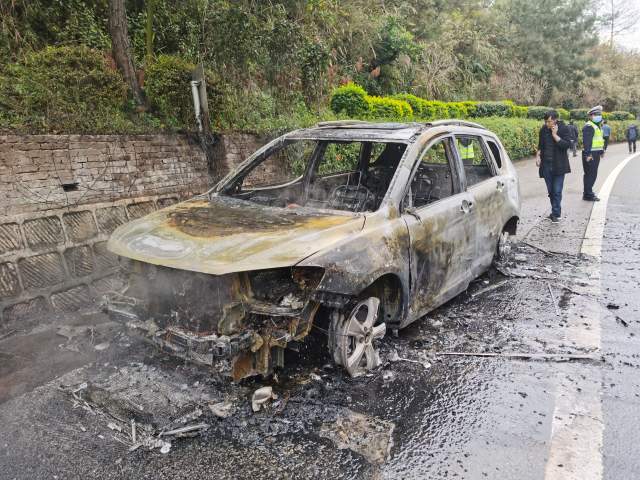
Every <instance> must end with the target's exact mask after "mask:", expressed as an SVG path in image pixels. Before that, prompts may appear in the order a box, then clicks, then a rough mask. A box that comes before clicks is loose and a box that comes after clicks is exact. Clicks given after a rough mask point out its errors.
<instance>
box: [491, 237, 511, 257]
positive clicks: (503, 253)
mask: <svg viewBox="0 0 640 480" xmlns="http://www.w3.org/2000/svg"><path fill="white" fill-rule="evenodd" d="M510 255H511V235H509V232H507V231H504V232H502V233H501V234H500V237H499V238H498V245H497V247H496V254H495V256H494V261H499V262H504V261H506V260H508V259H509V256H510Z"/></svg>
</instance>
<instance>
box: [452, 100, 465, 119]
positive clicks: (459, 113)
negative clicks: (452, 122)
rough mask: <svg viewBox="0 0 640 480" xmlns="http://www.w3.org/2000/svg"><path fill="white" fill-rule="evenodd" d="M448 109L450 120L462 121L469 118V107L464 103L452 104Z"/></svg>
mask: <svg viewBox="0 0 640 480" xmlns="http://www.w3.org/2000/svg"><path fill="white" fill-rule="evenodd" d="M447 107H448V108H449V117H450V118H458V119H462V118H467V117H468V116H469V112H468V110H467V106H466V105H465V104H464V103H463V102H450V103H448V104H447Z"/></svg>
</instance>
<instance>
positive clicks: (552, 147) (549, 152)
mask: <svg viewBox="0 0 640 480" xmlns="http://www.w3.org/2000/svg"><path fill="white" fill-rule="evenodd" d="M570 147H571V133H570V131H569V127H568V126H567V125H565V124H564V123H563V122H562V121H559V120H558V112H556V111H555V110H549V111H548V112H546V113H545V114H544V125H543V126H542V128H541V129H540V132H539V134H538V152H537V155H536V166H537V167H538V174H539V175H540V178H544V181H545V183H546V184H547V193H548V194H549V200H550V201H551V214H550V215H549V218H550V219H551V221H552V222H553V223H558V222H559V221H560V219H561V218H562V207H561V202H562V188H563V186H564V176H565V175H566V174H567V173H570V172H571V166H570V164H569V156H568V155H567V150H568V149H569V148H570Z"/></svg>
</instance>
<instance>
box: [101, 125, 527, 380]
mask: <svg viewBox="0 0 640 480" xmlns="http://www.w3.org/2000/svg"><path fill="white" fill-rule="evenodd" d="M519 207H520V198H519V187H518V181H517V176H516V174H515V170H514V168H513V166H512V165H511V162H510V161H509V158H508V155H507V153H506V151H505V150H504V148H503V147H502V145H501V144H500V141H499V140H498V138H497V137H496V136H495V135H494V134H492V133H491V132H489V131H487V130H485V129H484V128H482V127H480V126H479V125H476V124H472V123H468V122H462V121H457V120H451V121H442V122H434V123H431V124H417V123H411V124H392V123H381V124H380V123H366V122H355V121H342V122H327V123H324V124H319V125H317V126H315V127H312V128H308V129H302V130H296V131H293V132H290V133H288V134H286V135H284V136H282V137H279V138H277V139H275V140H274V141H272V142H270V143H269V144H267V145H265V146H264V147H263V148H261V149H260V150H258V151H257V152H256V153H255V154H254V155H252V156H251V157H249V158H248V159H247V160H246V161H245V162H243V163H242V164H241V165H240V166H239V167H238V168H236V169H235V170H234V171H232V172H230V173H229V174H228V175H227V176H226V177H225V178H223V179H222V180H221V181H220V182H219V183H218V184H217V185H216V186H215V187H214V188H213V189H212V190H210V191H209V192H207V193H206V194H203V195H200V196H197V197H194V198H193V199H191V200H188V201H185V202H182V203H179V204H177V205H173V206H170V207H168V208H165V209H163V210H160V211H158V212H154V213H152V214H150V215H147V216H146V217H143V218H140V219H137V220H134V221H132V222H130V223H129V224H126V225H123V226H121V227H119V228H118V229H117V230H116V231H115V232H114V233H113V235H112V237H111V239H110V241H109V249H110V250H111V251H112V252H114V253H116V254H118V255H119V256H120V257H121V261H122V265H123V269H122V272H123V275H125V276H126V279H127V287H126V288H125V289H124V290H123V291H120V292H112V293H110V294H109V295H108V296H107V297H106V298H105V308H106V309H107V311H108V312H109V313H110V314H111V315H112V316H113V317H116V318H118V319H121V320H124V321H126V322H128V324H129V326H131V327H132V328H135V329H138V330H140V331H141V332H142V333H143V335H145V336H146V337H147V338H149V339H150V340H151V341H152V342H154V343H155V344H157V345H159V346H160V347H161V348H162V349H163V350H165V351H167V352H168V353H170V354H172V355H175V356H178V357H181V358H184V359H186V360H189V361H193V362H196V363H200V364H203V365H208V366H210V367H211V368H216V369H222V370H224V371H226V372H228V373H229V374H230V375H231V376H232V377H233V378H234V379H236V380H238V379H241V378H244V377H247V376H251V375H256V374H262V375H267V374H269V373H271V372H272V371H273V369H274V367H278V366H282V365H283V363H284V352H285V349H296V348H297V347H298V346H299V345H300V343H301V342H304V341H305V340H306V341H309V339H310V338H311V336H310V335H309V334H310V332H311V331H312V328H313V327H314V326H316V327H318V329H317V330H318V331H320V332H323V334H324V339H326V345H327V347H328V349H329V352H330V354H331V356H332V358H333V360H334V361H335V362H336V363H337V364H339V365H341V366H343V367H344V368H345V369H346V370H347V372H348V373H349V374H351V375H353V376H356V375H360V374H362V373H363V372H366V371H367V370H369V369H372V368H375V367H376V366H377V365H379V363H380V358H379V356H378V353H377V350H376V341H377V340H378V339H380V338H381V337H382V336H384V335H385V332H386V330H387V328H390V329H394V330H397V329H400V328H403V327H405V326H406V325H408V324H409V323H411V322H413V321H415V320H416V319H418V318H420V317H422V316H424V315H426V314H428V313H429V311H431V310H433V309H434V308H436V307H437V306H439V305H441V304H442V303H444V302H446V301H447V300H449V299H451V298H452V297H453V296H455V295H457V294H459V293H460V292H462V291H464V290H465V289H466V288H467V286H468V285H469V282H470V281H471V280H473V279H474V278H475V277H476V276H478V275H479V274H480V273H482V272H483V271H484V270H486V269H487V268H488V267H489V265H490V264H491V262H492V261H493V259H494V258H495V257H496V256H500V255H503V254H504V253H505V252H506V251H507V250H508V238H509V235H512V234H514V233H515V229H516V225H517V220H518V215H519ZM314 341H315V336H314Z"/></svg>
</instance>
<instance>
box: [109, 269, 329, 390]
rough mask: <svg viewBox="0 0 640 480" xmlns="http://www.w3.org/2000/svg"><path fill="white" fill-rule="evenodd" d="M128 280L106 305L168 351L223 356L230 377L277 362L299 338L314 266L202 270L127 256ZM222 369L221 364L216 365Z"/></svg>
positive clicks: (194, 357)
mask: <svg viewBox="0 0 640 480" xmlns="http://www.w3.org/2000/svg"><path fill="white" fill-rule="evenodd" d="M123 274H124V275H126V276H127V278H128V286H127V288H126V290H125V291H123V292H112V293H111V294H110V295H109V297H108V299H107V303H108V310H109V311H110V313H111V314H112V315H117V316H120V317H121V318H122V319H123V320H126V321H127V322H128V324H129V326H130V327H132V328H135V329H138V330H142V331H144V333H145V334H146V335H147V337H148V338H149V339H151V340H152V342H153V343H155V344H157V345H159V346H160V347H162V348H163V349H164V350H165V351H167V352H168V353H171V354H172V355H175V356H178V357H181V358H184V359H185V360H189V361H193V362H196V363H200V364H204V365H213V364H214V362H215V363H221V362H220V361H222V363H224V362H225V361H226V362H227V365H226V366H227V367H228V370H229V372H228V373H230V374H231V376H232V377H233V378H234V379H236V380H238V379H241V378H244V377H247V376H250V375H255V374H263V375H265V374H267V373H269V372H270V371H271V370H272V369H273V367H274V366H282V365H283V359H284V357H283V353H284V352H283V349H284V348H285V347H286V346H287V345H288V344H289V343H291V342H297V341H299V340H301V339H302V338H304V337H305V336H307V334H308V333H309V330H310V328H311V325H312V322H313V319H314V316H315V314H316V312H317V310H318V308H319V303H317V302H315V301H314V300H312V299H311V294H312V292H313V290H314V289H315V287H316V286H317V285H318V283H319V282H320V280H321V278H322V274H323V271H322V269H315V268H301V269H296V268H293V269H292V268H279V269H273V270H262V271H253V272H240V273H232V274H227V275H219V276H215V275H208V274H203V273H197V272H190V271H184V270H176V269H172V268H168V267H162V266H155V265H152V264H148V263H144V262H138V261H128V262H126V264H125V270H124V271H123ZM221 366H222V367H224V365H221Z"/></svg>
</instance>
